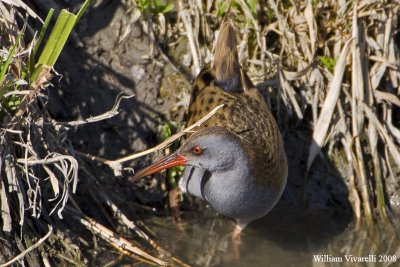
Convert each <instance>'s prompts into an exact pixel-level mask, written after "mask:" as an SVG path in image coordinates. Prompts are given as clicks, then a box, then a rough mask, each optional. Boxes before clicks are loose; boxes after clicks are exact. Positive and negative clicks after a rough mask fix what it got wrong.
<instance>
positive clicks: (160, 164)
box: [133, 152, 187, 181]
mask: <svg viewBox="0 0 400 267" xmlns="http://www.w3.org/2000/svg"><path fill="white" fill-rule="evenodd" d="M186 161H187V158H186V157H184V156H181V155H179V154H178V153H176V152H175V153H173V154H171V155H170V156H168V157H165V158H163V159H161V160H159V161H156V162H154V163H153V164H151V165H150V166H148V167H146V168H144V169H142V170H140V171H138V172H137V173H135V175H134V176H133V180H134V181H136V180H138V179H140V178H142V177H144V176H148V175H151V174H153V173H157V172H159V171H162V170H165V169H168V168H171V167H174V166H180V165H186Z"/></svg>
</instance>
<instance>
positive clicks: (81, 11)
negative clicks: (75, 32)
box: [75, 0, 92, 24]
mask: <svg viewBox="0 0 400 267" xmlns="http://www.w3.org/2000/svg"><path fill="white" fill-rule="evenodd" d="M91 2H92V0H86V1H85V3H83V5H82V7H81V9H79V11H78V14H76V21H75V24H76V23H78V21H79V20H80V19H81V17H82V15H83V13H85V11H86V9H87V8H88V6H89V5H90V3H91Z"/></svg>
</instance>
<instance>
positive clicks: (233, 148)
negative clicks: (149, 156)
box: [134, 126, 245, 180]
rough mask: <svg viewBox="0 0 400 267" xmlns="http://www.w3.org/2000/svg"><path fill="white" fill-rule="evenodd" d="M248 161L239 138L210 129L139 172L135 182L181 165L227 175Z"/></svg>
mask: <svg viewBox="0 0 400 267" xmlns="http://www.w3.org/2000/svg"><path fill="white" fill-rule="evenodd" d="M244 160H245V150H244V148H243V144H242V141H241V139H240V138H239V136H238V135H236V134H235V133H233V132H231V131H229V130H227V129H225V128H223V127H220V126H214V127H206V128H203V129H201V130H200V131H198V132H196V133H194V134H193V135H192V136H190V138H189V139H188V140H187V141H186V142H185V143H184V144H183V145H182V147H181V148H180V149H179V150H178V151H176V152H175V153H173V154H171V155H170V156H168V157H165V158H163V159H161V160H159V161H157V162H155V163H153V164H151V165H150V166H148V167H147V168H145V169H143V170H141V171H139V172H137V173H136V174H135V176H134V180H137V179H139V178H141V177H144V176H148V175H151V174H153V173H157V172H159V171H161V170H164V169H168V168H171V167H173V166H180V165H190V166H194V167H197V168H201V169H204V170H207V171H209V172H211V173H218V172H224V171H227V170H230V169H232V168H233V166H235V165H240V164H244V163H245V162H243V161H244ZM239 167H240V166H239Z"/></svg>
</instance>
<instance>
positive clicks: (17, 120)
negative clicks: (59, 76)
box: [11, 66, 51, 129]
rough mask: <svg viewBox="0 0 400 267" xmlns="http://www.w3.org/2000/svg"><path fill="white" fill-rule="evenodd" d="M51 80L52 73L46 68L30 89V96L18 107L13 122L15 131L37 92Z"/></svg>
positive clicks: (12, 127) (12, 125)
mask: <svg viewBox="0 0 400 267" xmlns="http://www.w3.org/2000/svg"><path fill="white" fill-rule="evenodd" d="M50 78H51V73H50V68H49V67H47V66H44V67H43V68H42V70H41V71H40V73H39V75H38V77H37V79H36V81H35V82H33V83H32V85H31V86H30V88H29V91H30V93H29V95H26V96H25V97H24V99H23V100H22V101H21V104H20V105H19V107H18V110H17V112H16V113H15V115H14V117H13V118H12V120H11V129H15V128H16V127H17V126H18V125H19V123H20V122H21V118H22V116H23V115H24V114H25V112H26V110H27V108H28V105H29V103H30V102H31V100H32V99H33V97H34V96H35V94H36V92H37V91H38V90H39V89H41V88H42V87H43V86H45V84H46V83H47V82H48V81H49V80H50Z"/></svg>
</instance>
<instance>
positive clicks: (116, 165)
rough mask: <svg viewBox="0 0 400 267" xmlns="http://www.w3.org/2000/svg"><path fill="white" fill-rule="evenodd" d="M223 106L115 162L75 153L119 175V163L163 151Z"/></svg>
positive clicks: (120, 167)
mask: <svg viewBox="0 0 400 267" xmlns="http://www.w3.org/2000/svg"><path fill="white" fill-rule="evenodd" d="M223 106H224V105H223V104H222V105H219V106H217V107H215V108H214V109H213V110H212V111H211V112H210V113H208V114H207V115H206V116H204V117H203V118H201V119H200V120H198V121H197V122H196V123H194V124H192V125H191V126H190V127H187V128H186V129H184V130H183V131H181V132H179V133H176V134H174V135H172V136H171V137H169V138H168V139H166V140H165V141H164V142H162V143H161V144H158V145H157V146H155V147H153V148H150V149H147V150H145V151H142V152H139V153H135V154H132V155H129V156H126V157H123V158H120V159H117V160H107V159H104V158H100V157H97V156H92V155H89V154H85V153H81V152H76V153H77V154H79V155H80V156H83V157H86V158H88V159H90V160H96V161H99V162H101V163H104V164H107V165H109V166H110V168H112V169H113V170H114V174H115V175H116V176H119V175H121V170H122V166H121V163H124V162H126V161H129V160H133V159H137V158H140V157H143V156H145V155H147V154H150V153H153V152H156V151H158V150H161V149H163V148H164V147H166V146H168V145H170V144H171V143H172V142H174V141H175V140H176V139H178V138H179V137H181V136H183V135H185V134H187V133H190V132H191V131H192V130H193V129H194V128H196V127H199V126H200V125H202V124H203V123H204V122H205V121H207V120H208V119H209V118H211V116H213V115H214V114H215V113H216V112H217V111H218V110H219V109H220V108H222V107H223Z"/></svg>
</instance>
